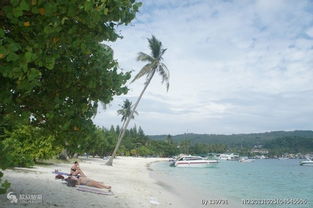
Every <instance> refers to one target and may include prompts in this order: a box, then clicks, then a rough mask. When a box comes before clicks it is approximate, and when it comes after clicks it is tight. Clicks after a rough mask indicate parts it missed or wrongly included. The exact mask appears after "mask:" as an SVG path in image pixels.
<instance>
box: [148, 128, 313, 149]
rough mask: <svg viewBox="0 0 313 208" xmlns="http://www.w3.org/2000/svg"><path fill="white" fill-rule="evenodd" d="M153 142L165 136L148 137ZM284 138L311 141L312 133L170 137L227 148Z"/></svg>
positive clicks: (175, 139) (280, 132) (189, 134)
mask: <svg viewBox="0 0 313 208" xmlns="http://www.w3.org/2000/svg"><path fill="white" fill-rule="evenodd" d="M149 137H150V138H151V139H153V140H163V139H165V138H166V137H167V135H152V136H149ZM285 137H294V138H297V137H302V138H311V139H313V131H310V130H309V131H272V132H265V133H252V134H232V135H219V134H193V133H188V134H179V135H175V136H172V139H173V141H175V142H181V141H183V140H189V141H191V143H192V144H197V143H202V144H226V145H229V146H240V145H242V146H250V147H251V146H253V145H264V144H266V143H268V142H269V141H271V140H274V139H279V138H285Z"/></svg>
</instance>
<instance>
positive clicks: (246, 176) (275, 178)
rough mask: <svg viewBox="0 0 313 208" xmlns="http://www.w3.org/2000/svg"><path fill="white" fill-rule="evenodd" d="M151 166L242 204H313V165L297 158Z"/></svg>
mask: <svg viewBox="0 0 313 208" xmlns="http://www.w3.org/2000/svg"><path fill="white" fill-rule="evenodd" d="M152 168H153V169H155V170H157V171H159V172H162V173H163V174H166V175H167V176H168V177H169V178H171V177H175V178H176V179H179V180H181V181H188V182H191V183H192V184H194V185H195V186H197V187H199V188H200V189H201V190H202V191H203V192H206V191H207V192H215V193H219V195H220V196H223V198H224V199H218V200H228V202H234V203H236V204H241V205H242V207H251V206H248V205H253V206H252V207H262V208H263V207H271V208H274V207H275V208H276V207H298V208H301V207H313V166H300V165H299V160H294V159H288V160H277V159H265V160H255V161H253V162H246V163H241V162H238V161H221V162H220V163H219V164H218V165H217V166H216V167H214V168H189V167H187V168H177V167H170V166H169V163H167V162H160V163H156V164H155V165H153V166H152ZM262 204H263V205H262Z"/></svg>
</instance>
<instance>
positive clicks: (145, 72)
mask: <svg viewBox="0 0 313 208" xmlns="http://www.w3.org/2000/svg"><path fill="white" fill-rule="evenodd" d="M153 65H154V62H153V63H148V64H146V65H145V66H144V67H142V69H141V70H140V72H138V74H137V75H136V76H135V77H134V79H133V80H132V81H131V82H134V81H135V80H137V79H139V78H141V77H142V76H144V75H149V73H150V71H151V70H152V68H153Z"/></svg>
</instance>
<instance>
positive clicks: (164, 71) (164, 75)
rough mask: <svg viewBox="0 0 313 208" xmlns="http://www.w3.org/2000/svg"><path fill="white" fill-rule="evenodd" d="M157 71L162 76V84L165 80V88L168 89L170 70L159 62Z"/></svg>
mask: <svg viewBox="0 0 313 208" xmlns="http://www.w3.org/2000/svg"><path fill="white" fill-rule="evenodd" d="M158 72H159V74H160V75H161V77H162V84H163V83H164V82H166V90H167V91H168V89H169V87H170V84H169V79H170V72H169V70H168V68H167V67H166V65H165V64H163V63H161V64H160V65H159V68H158Z"/></svg>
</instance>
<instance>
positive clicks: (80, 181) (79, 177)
mask: <svg viewBox="0 0 313 208" xmlns="http://www.w3.org/2000/svg"><path fill="white" fill-rule="evenodd" d="M70 175H71V176H74V177H71V179H73V180H76V184H75V182H74V185H86V186H92V187H96V188H106V189H111V186H106V185H104V184H103V183H101V182H98V181H95V180H92V179H90V178H87V176H86V175H85V173H84V172H83V171H82V170H81V169H80V168H79V164H78V162H76V161H75V162H74V165H73V166H72V168H71V173H70Z"/></svg>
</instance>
